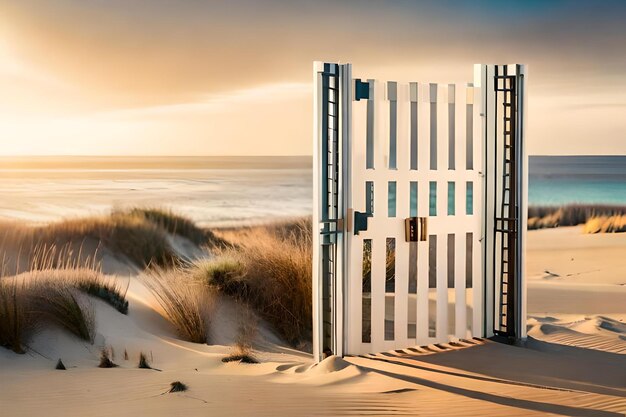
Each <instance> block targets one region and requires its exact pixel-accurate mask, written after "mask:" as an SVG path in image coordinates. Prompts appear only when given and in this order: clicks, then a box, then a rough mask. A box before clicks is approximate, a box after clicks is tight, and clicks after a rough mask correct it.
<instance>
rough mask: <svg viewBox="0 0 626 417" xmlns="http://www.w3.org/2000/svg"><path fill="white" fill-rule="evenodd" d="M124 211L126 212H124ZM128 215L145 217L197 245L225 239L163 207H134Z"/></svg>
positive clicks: (213, 244)
mask: <svg viewBox="0 0 626 417" xmlns="http://www.w3.org/2000/svg"><path fill="white" fill-rule="evenodd" d="M123 213H124V212H123ZM125 213H126V214H127V215H131V216H139V217H143V218H145V219H146V220H148V221H150V222H152V223H154V224H156V225H158V226H159V227H161V228H162V229H163V230H166V231H167V232H169V233H171V234H174V235H178V236H182V237H184V238H186V239H189V240H190V241H192V242H193V243H195V244H196V245H209V246H220V245H223V244H224V241H223V240H222V239H220V238H218V237H217V236H215V234H213V232H211V231H210V230H206V229H202V228H200V227H198V226H197V225H196V224H195V223H194V222H193V221H192V220H191V219H189V218H187V217H185V216H182V215H180V214H176V213H174V212H173V211H172V210H169V209H161V208H138V207H137V208H132V209H130V210H128V211H126V212H125Z"/></svg>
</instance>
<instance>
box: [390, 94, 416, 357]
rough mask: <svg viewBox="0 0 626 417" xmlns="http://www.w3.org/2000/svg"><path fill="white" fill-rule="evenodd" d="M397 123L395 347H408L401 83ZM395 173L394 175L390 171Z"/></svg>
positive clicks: (406, 119)
mask: <svg viewBox="0 0 626 417" xmlns="http://www.w3.org/2000/svg"><path fill="white" fill-rule="evenodd" d="M397 98H398V101H397V105H398V123H397V150H398V155H397V163H398V165H397V166H398V170H397V171H396V221H395V223H396V225H397V226H396V228H395V236H394V237H395V238H396V254H395V257H396V266H395V267H396V285H395V308H394V313H395V319H394V328H395V329H394V338H395V342H396V346H406V345H407V343H408V336H407V310H408V276H409V244H408V242H406V241H405V239H404V219H405V218H407V217H409V199H410V194H409V177H408V171H409V168H410V158H409V157H410V140H411V138H410V123H411V119H410V113H409V112H410V102H409V86H408V84H405V83H398V96H397ZM390 173H391V174H393V172H390Z"/></svg>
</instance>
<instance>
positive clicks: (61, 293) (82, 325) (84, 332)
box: [31, 281, 96, 343]
mask: <svg viewBox="0 0 626 417" xmlns="http://www.w3.org/2000/svg"><path fill="white" fill-rule="evenodd" d="M31 290H32V294H33V295H32V297H33V306H34V309H35V311H36V312H37V313H38V314H40V315H42V317H43V318H44V319H47V320H48V321H50V322H53V323H55V324H57V325H58V326H59V327H62V328H64V329H66V330H68V331H69V332H70V333H72V334H74V335H76V336H78V337H79V338H81V339H83V340H86V341H88V342H90V343H93V340H94V338H95V335H96V332H95V313H94V310H93V306H92V305H91V303H89V301H88V300H86V299H83V298H81V297H80V296H79V295H78V293H77V292H76V291H75V290H74V289H73V288H71V287H69V286H67V285H63V284H62V283H53V282H49V281H38V282H33V283H32V284H31Z"/></svg>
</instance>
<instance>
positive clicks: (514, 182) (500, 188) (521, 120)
mask: <svg viewBox="0 0 626 417" xmlns="http://www.w3.org/2000/svg"><path fill="white" fill-rule="evenodd" d="M525 76H526V67H525V66H524V65H476V66H475V83H476V84H478V85H479V86H481V87H482V88H481V90H482V92H483V97H482V106H481V116H482V119H483V156H484V158H483V170H482V173H483V175H484V176H485V181H484V183H483V184H484V189H483V191H484V192H483V195H484V202H483V204H484V218H483V231H484V235H483V245H482V246H483V262H484V274H485V275H484V283H485V287H484V308H485V309H484V318H485V320H484V333H485V336H486V337H491V336H494V335H495V336H502V337H504V338H506V339H508V340H509V341H510V342H515V343H517V342H519V341H521V340H523V339H525V338H526V279H525V273H526V268H525V262H526V259H525V249H526V225H527V217H528V214H527V209H528V201H527V199H528V155H527V151H526V144H525V126H526V80H525Z"/></svg>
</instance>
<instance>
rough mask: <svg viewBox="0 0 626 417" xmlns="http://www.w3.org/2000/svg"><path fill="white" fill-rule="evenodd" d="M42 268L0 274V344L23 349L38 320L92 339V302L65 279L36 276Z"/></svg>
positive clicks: (86, 338) (40, 323) (38, 323)
mask: <svg viewBox="0 0 626 417" xmlns="http://www.w3.org/2000/svg"><path fill="white" fill-rule="evenodd" d="M40 272H43V271H34V272H32V273H26V274H21V275H20V276H17V277H4V278H0V345H2V346H4V347H7V348H9V349H11V350H13V351H15V352H17V353H24V351H25V348H26V346H27V342H28V339H29V337H30V336H32V334H33V333H34V332H35V331H36V330H37V329H38V328H39V327H41V325H42V324H44V323H46V322H48V323H54V324H56V325H57V326H59V327H61V328H64V329H66V330H68V331H69V332H71V333H72V334H74V335H76V336H78V337H79V338H81V339H83V340H86V341H89V342H90V343H93V339H94V337H95V319H94V310H93V306H92V305H91V303H89V301H88V300H87V299H85V298H83V297H81V295H80V294H79V293H78V291H77V290H76V289H75V288H74V287H73V286H72V285H70V284H69V283H68V282H67V281H54V280H51V279H43V278H41V277H39V276H37V274H38V273H40Z"/></svg>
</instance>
